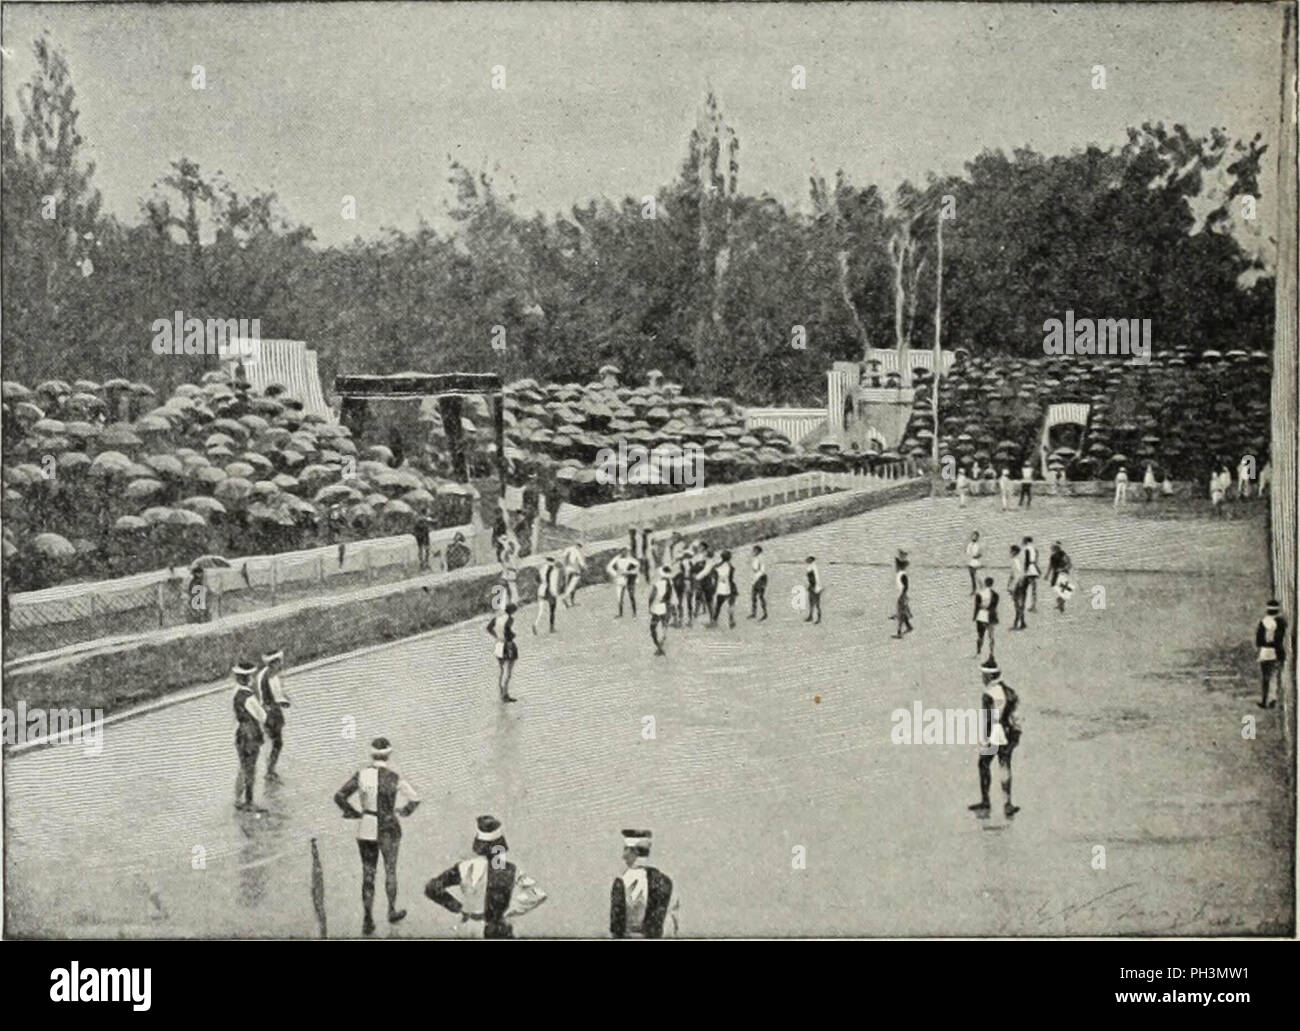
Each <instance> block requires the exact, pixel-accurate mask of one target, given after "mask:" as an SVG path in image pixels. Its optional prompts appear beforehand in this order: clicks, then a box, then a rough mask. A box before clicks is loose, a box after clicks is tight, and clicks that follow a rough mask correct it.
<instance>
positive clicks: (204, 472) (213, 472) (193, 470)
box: [186, 465, 228, 486]
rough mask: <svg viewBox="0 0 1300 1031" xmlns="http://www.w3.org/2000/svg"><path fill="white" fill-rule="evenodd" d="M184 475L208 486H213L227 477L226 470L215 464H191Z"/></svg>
mask: <svg viewBox="0 0 1300 1031" xmlns="http://www.w3.org/2000/svg"><path fill="white" fill-rule="evenodd" d="M186 475H187V476H188V477H189V478H190V479H192V480H195V481H196V482H198V483H206V484H208V485H209V486H214V485H216V484H218V483H222V482H224V481H225V480H226V479H228V477H227V476H226V470H224V469H220V468H218V467H217V466H215V465H196V466H191V467H190V468H189V469H188V470H187V471H186Z"/></svg>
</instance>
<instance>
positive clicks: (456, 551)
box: [446, 530, 474, 570]
mask: <svg viewBox="0 0 1300 1031" xmlns="http://www.w3.org/2000/svg"><path fill="white" fill-rule="evenodd" d="M473 557H474V553H473V552H472V551H470V548H469V545H468V544H466V543H465V535H464V534H463V533H461V532H460V531H459V530H457V531H456V534H455V536H454V537H452V539H451V543H450V544H448V545H447V551H446V562H447V568H448V570H451V569H460V568H462V567H464V566H467V565H469V563H470V559H472V558H473Z"/></svg>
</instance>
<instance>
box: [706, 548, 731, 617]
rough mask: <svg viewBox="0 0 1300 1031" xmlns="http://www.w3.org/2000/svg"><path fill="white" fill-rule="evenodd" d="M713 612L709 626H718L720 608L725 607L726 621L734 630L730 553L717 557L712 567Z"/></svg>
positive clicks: (725, 552) (710, 615) (726, 552)
mask: <svg viewBox="0 0 1300 1031" xmlns="http://www.w3.org/2000/svg"><path fill="white" fill-rule="evenodd" d="M713 576H714V588H713V611H712V612H711V613H710V614H709V626H717V625H718V616H719V615H721V613H722V606H723V605H724V604H725V605H726V606H727V620H728V623H729V625H730V627H731V629H732V630H734V629H736V569H735V567H734V566H733V565H732V564H731V552H729V551H724V552H722V553H721V554H720V555H719V556H718V561H717V562H716V563H715V564H714V566H713Z"/></svg>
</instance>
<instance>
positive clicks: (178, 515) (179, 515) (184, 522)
mask: <svg viewBox="0 0 1300 1031" xmlns="http://www.w3.org/2000/svg"><path fill="white" fill-rule="evenodd" d="M166 522H167V525H168V526H207V525H208V523H207V520H206V519H204V518H203V516H201V515H199V514H198V513H197V512H192V511H190V510H188V509H184V508H173V509H172V514H171V515H169V516H168V517H167V520H166Z"/></svg>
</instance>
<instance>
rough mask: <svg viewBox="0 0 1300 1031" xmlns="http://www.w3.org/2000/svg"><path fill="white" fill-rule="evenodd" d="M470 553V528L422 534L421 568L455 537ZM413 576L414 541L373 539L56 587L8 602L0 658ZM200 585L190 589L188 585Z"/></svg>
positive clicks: (434, 563) (442, 556) (438, 558)
mask: <svg viewBox="0 0 1300 1031" xmlns="http://www.w3.org/2000/svg"><path fill="white" fill-rule="evenodd" d="M458 532H459V533H461V534H463V535H464V537H465V543H466V547H467V548H468V549H469V550H470V551H471V552H472V551H473V549H474V545H475V534H476V530H475V528H474V527H473V526H462V527H459V528H456V527H451V528H446V529H442V530H435V531H434V532H433V533H432V534H430V544H429V568H430V570H431V571H442V570H445V569H447V567H448V566H447V558H446V555H447V547H448V545H449V544H451V542H452V540H453V538H454V537H455V535H456V533H458ZM419 571H420V564H419V552H418V548H417V545H416V543H415V538H414V537H412V536H411V535H410V534H406V535H404V536H401V537H380V538H374V539H370V540H363V541H352V542H349V543H348V544H346V545H341V546H340V545H327V546H325V547H320V548H311V549H308V550H306V551H290V552H283V553H280V554H277V555H255V556H250V557H248V558H239V559H232V560H231V565H230V568H228V569H227V568H211V569H207V570H205V571H204V574H203V579H202V580H201V581H199V582H197V583H193V582H191V579H190V574H189V570H188V569H175V570H167V569H160V570H156V571H154V572H151V573H139V574H136V575H134V576H127V577H121V578H119V579H116V580H104V581H100V582H98V583H79V584H62V585H60V586H58V587H50V588H47V589H46V590H42V591H29V592H26V593H23V594H15V595H12V596H11V597H10V598H9V599H8V603H9V613H8V624H7V626H6V628H5V633H4V639H5V654H6V656H11V657H12V656H18V655H30V654H32V653H35V652H43V651H50V650H53V649H55V648H63V647H66V646H67V645H70V644H76V643H78V642H81V641H93V640H96V639H98V638H102V637H110V636H118V635H121V634H131V633H140V632H142V631H145V630H154V629H158V628H160V627H169V626H177V625H180V624H182V623H187V622H195V621H200V620H208V619H220V618H221V617H223V616H229V615H232V614H234V613H236V612H246V611H249V610H250V609H256V608H265V607H267V606H270V605H276V604H278V603H279V602H281V601H285V600H288V599H290V598H293V597H298V596H301V595H304V594H308V593H313V592H314V593H319V592H320V590H321V588H322V586H324V588H325V589H327V590H330V591H334V590H343V589H347V588H349V587H352V586H355V585H359V584H370V583H383V582H385V581H391V580H397V579H402V578H405V577H408V576H411V575H413V574H415V573H416V572H419ZM196 586H197V587H201V588H202V590H201V591H200V592H195V591H194V588H195V587H196Z"/></svg>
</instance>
